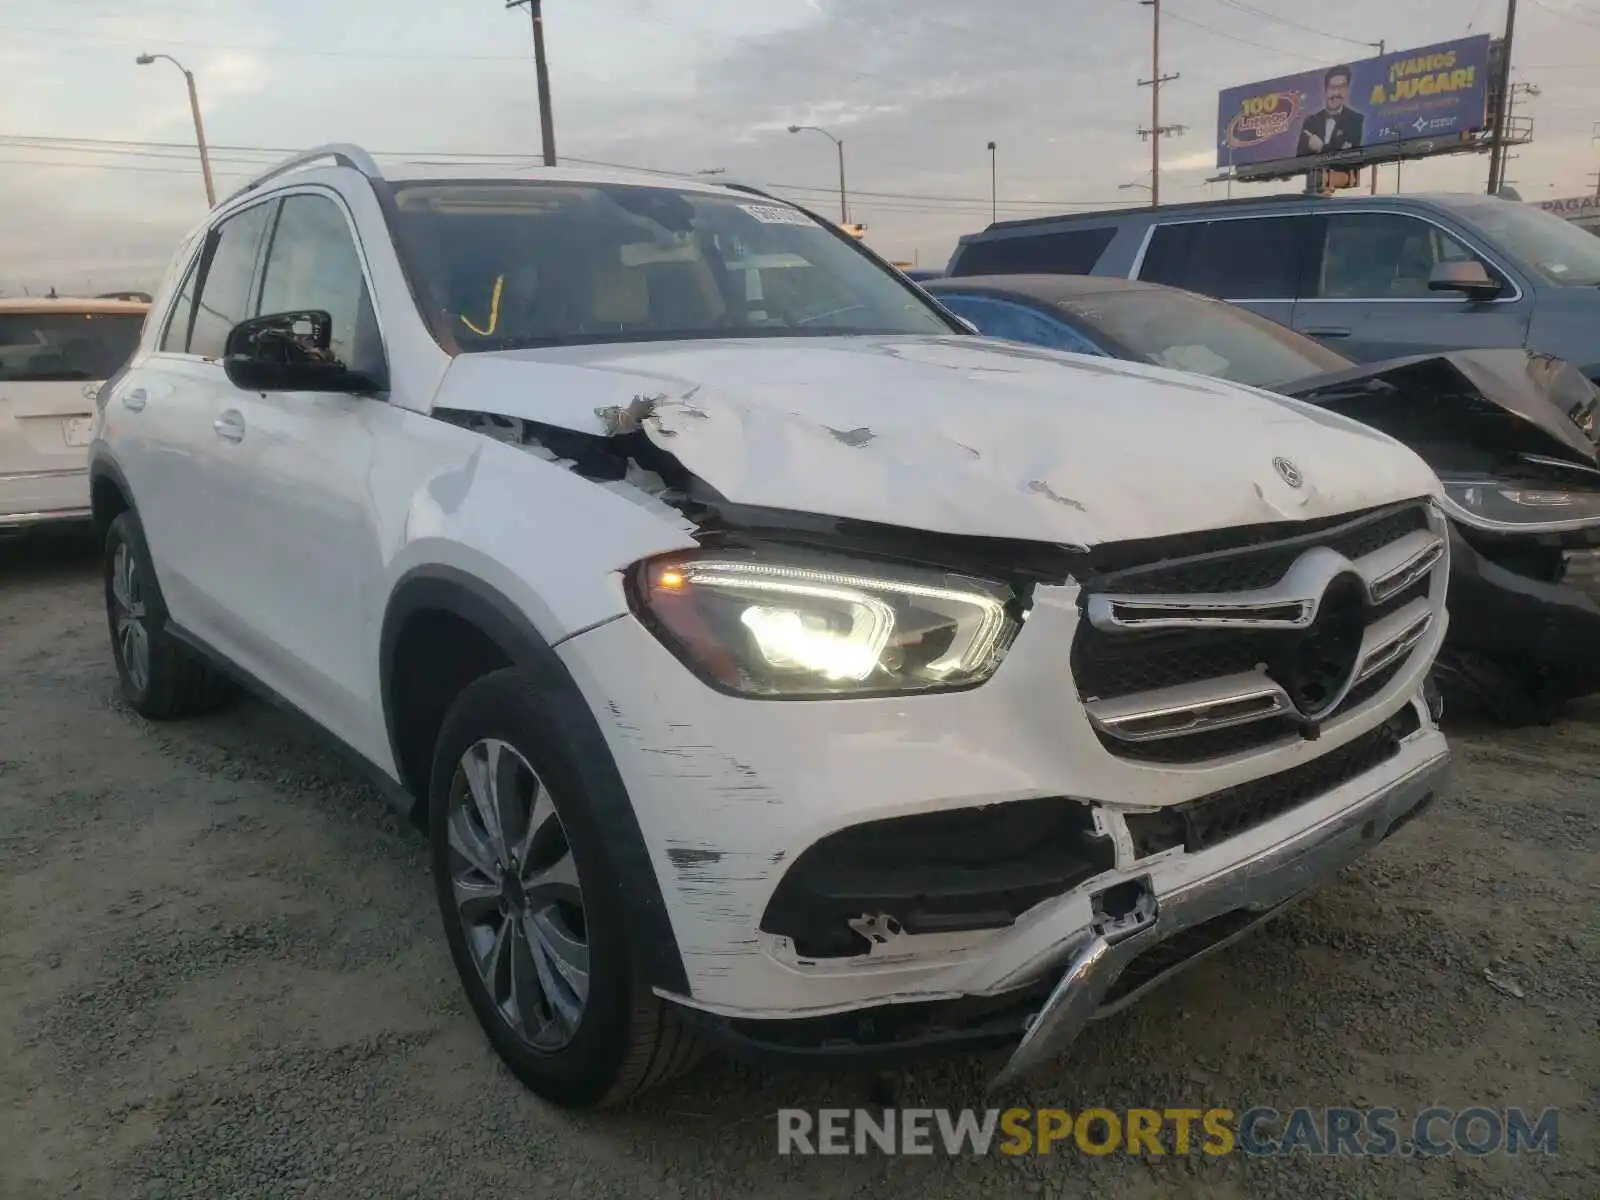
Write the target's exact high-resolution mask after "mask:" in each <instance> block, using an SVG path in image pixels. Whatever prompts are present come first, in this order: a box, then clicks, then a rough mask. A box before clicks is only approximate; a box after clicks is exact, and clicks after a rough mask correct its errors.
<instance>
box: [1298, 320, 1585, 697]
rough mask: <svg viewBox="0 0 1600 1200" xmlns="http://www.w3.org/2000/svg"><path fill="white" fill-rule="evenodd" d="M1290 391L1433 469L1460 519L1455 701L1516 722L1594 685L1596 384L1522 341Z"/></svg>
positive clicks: (1453, 642)
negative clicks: (1390, 440)
mask: <svg viewBox="0 0 1600 1200" xmlns="http://www.w3.org/2000/svg"><path fill="white" fill-rule="evenodd" d="M1283 390H1284V391H1285V392H1286V393H1287V394H1289V395H1292V396H1295V397H1297V398H1299V399H1303V400H1306V401H1309V402H1311V403H1314V404H1317V405H1319V406H1321V407H1324V408H1328V409H1331V410H1333V411H1336V412H1339V413H1341V414H1343V415H1345V416H1349V417H1352V418H1354V419H1356V420H1359V421H1361V422H1363V423H1364V424H1367V425H1371V426H1373V427H1374V428H1377V429H1380V430H1382V431H1383V432H1385V433H1387V434H1389V435H1390V436H1392V437H1394V438H1395V439H1397V440H1398V441H1401V442H1403V443H1404V444H1405V445H1407V446H1409V447H1410V448H1411V449H1413V450H1415V451H1416V452H1417V453H1418V454H1419V455H1421V457H1422V458H1423V459H1424V460H1425V461H1426V462H1427V463H1428V465H1429V466H1431V467H1433V469H1434V470H1435V471H1436V472H1437V473H1438V475H1439V479H1440V482H1441V484H1442V485H1443V489H1444V496H1443V502H1444V507H1445V511H1446V513H1447V515H1448V516H1449V518H1450V522H1451V564H1452V572H1451V581H1450V613H1451V623H1450V634H1449V639H1448V641H1447V643H1446V646H1445V651H1444V653H1443V654H1441V656H1440V658H1439V661H1438V665H1437V668H1436V671H1437V677H1438V680H1439V683H1440V685H1441V686H1442V687H1443V689H1444V690H1445V692H1446V694H1447V696H1448V698H1449V701H1450V703H1451V706H1452V707H1455V706H1457V705H1462V706H1465V707H1468V708H1473V709H1480V710H1484V711H1487V712H1489V713H1490V714H1492V715H1494V716H1496V717H1498V718H1499V719H1501V720H1503V721H1507V722H1510V723H1514V724H1521V723H1525V722H1529V721H1534V720H1540V719H1544V718H1546V717H1547V716H1548V714H1549V713H1550V711H1551V709H1552V708H1553V706H1555V705H1558V704H1560V703H1561V702H1563V701H1565V700H1569V699H1573V698H1576V697H1578V696H1583V695H1587V694H1590V693H1593V692H1595V691H1600V445H1597V412H1600V388H1597V387H1596V386H1595V385H1594V384H1593V383H1591V382H1590V381H1589V380H1588V379H1587V378H1586V377H1585V376H1584V375H1583V374H1582V372H1581V371H1579V370H1578V368H1576V367H1575V366H1573V365H1572V364H1570V363H1567V362H1565V361H1563V360H1561V359H1557V358H1552V357H1551V356H1549V355H1543V354H1535V353H1532V352H1530V351H1525V350H1474V351H1458V352H1454V353H1449V354H1439V355H1430V356H1419V357H1414V358H1406V359H1397V360H1393V361H1390V362H1384V363H1376V364H1371V365H1368V366H1362V367H1355V368H1352V369H1350V370H1346V371H1340V372H1336V373H1333V374H1329V375H1320V376H1316V377H1314V378H1312V379H1308V380H1303V381H1301V382H1300V383H1298V384H1296V385H1292V386H1290V387H1288V388H1285V389H1283Z"/></svg>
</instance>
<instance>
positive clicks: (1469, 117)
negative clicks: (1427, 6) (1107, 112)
mask: <svg viewBox="0 0 1600 1200" xmlns="http://www.w3.org/2000/svg"><path fill="white" fill-rule="evenodd" d="M1489 41H1490V39H1489V36H1488V35H1487V34H1481V35H1479V36H1477V37H1470V38H1460V39H1457V40H1456V41H1452V42H1440V43H1439V44H1438V45H1435V46H1423V47H1422V48H1421V49H1418V50H1401V51H1397V52H1395V53H1393V54H1384V55H1380V56H1378V57H1376V58H1364V59H1361V60H1360V61H1359V62H1352V63H1343V64H1334V63H1329V64H1328V66H1327V67H1324V68H1322V69H1320V70H1313V71H1303V72H1301V73H1299V74H1297V75H1284V76H1282V77H1281V78H1278V79H1268V80H1265V81H1263V82H1261V83H1251V84H1247V85H1245V86H1244V87H1236V88H1229V89H1228V90H1227V91H1225V92H1223V93H1221V94H1220V95H1219V96H1218V97H1217V166H1219V167H1229V166H1235V167H1238V166H1248V165H1250V164H1253V163H1268V162H1280V161H1282V160H1284V159H1290V158H1306V157H1309V156H1314V155H1319V154H1329V153H1337V152H1339V151H1344V150H1356V149H1359V148H1361V147H1363V146H1376V145H1381V144H1389V145H1393V144H1395V143H1398V142H1404V141H1410V140H1413V139H1417V138H1445V139H1455V138H1457V137H1458V136H1459V135H1461V134H1465V133H1471V132H1474V131H1476V130H1481V129H1482V128H1483V127H1484V126H1485V124H1487V109H1488V98H1489V82H1490V80H1489Z"/></svg>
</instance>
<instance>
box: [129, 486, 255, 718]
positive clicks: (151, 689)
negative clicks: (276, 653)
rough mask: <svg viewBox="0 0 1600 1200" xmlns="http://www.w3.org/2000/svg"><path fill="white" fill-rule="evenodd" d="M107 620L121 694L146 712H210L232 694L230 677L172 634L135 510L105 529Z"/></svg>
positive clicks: (173, 714)
mask: <svg viewBox="0 0 1600 1200" xmlns="http://www.w3.org/2000/svg"><path fill="white" fill-rule="evenodd" d="M104 557H105V562H104V574H105V596H106V623H107V625H108V627H109V629H110V632H111V656H112V658H113V660H114V661H115V662H116V665H117V678H118V679H119V680H120V681H121V683H122V694H123V696H125V697H126V698H127V701H128V703H129V705H131V706H132V708H133V710H134V711H135V712H136V713H138V714H139V715H140V716H141V717H145V718H147V719H149V720H152V721H169V720H173V719H175V718H178V717H186V716H191V715H193V714H195V713H201V712H207V711H209V710H211V709H213V708H216V707H218V706H219V705H220V704H222V703H223V702H225V701H226V700H227V699H228V697H229V696H230V695H232V690H233V689H232V687H231V685H230V683H229V681H228V679H227V678H226V677H225V676H223V675H221V674H220V673H219V672H218V671H216V670H215V669H214V668H212V667H211V666H210V665H209V664H208V663H206V662H205V661H204V660H203V659H201V658H200V657H199V656H198V655H197V654H196V653H195V652H194V651H193V650H191V649H190V648H189V647H188V646H186V645H184V644H183V643H182V642H180V641H179V640H178V639H177V638H175V637H173V636H172V632H171V630H169V629H168V628H167V605H166V601H165V600H164V599H162V596H161V588H160V585H158V584H157V583H156V573H155V568H154V567H153V566H152V565H151V562H150V550H149V547H148V546H147V545H146V544H145V540H144V529H143V528H142V527H141V526H140V524H139V518H138V517H136V516H135V515H134V514H133V512H132V511H131V510H130V511H127V512H123V513H120V514H118V516H117V518H116V519H115V520H114V521H112V522H111V527H110V529H108V530H107V532H106V544H105V556H104Z"/></svg>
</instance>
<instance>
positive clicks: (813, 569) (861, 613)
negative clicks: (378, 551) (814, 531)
mask: <svg viewBox="0 0 1600 1200" xmlns="http://www.w3.org/2000/svg"><path fill="white" fill-rule="evenodd" d="M630 590H631V592H632V597H633V601H634V605H635V608H636V609H637V610H638V612H639V615H640V616H641V617H642V618H643V619H644V621H645V622H646V624H647V625H649V626H650V628H651V629H652V630H653V631H654V632H655V633H656V635H657V636H658V637H660V638H661V640H662V641H663V642H665V643H666V645H667V647H668V648H669V649H670V650H672V651H673V652H674V653H675V654H676V655H677V656H678V657H679V658H680V659H681V660H683V661H684V663H685V664H686V665H688V666H689V667H690V668H691V669H692V670H694V671H695V672H696V674H698V675H699V676H700V677H701V678H703V679H705V680H706V681H707V682H708V683H710V684H712V685H713V686H714V687H717V688H720V689H721V690H724V691H730V692H736V693H738V694H740V695H746V696H755V697H771V698H803V697H842V696H872V695H889V694H897V693H904V692H929V691H949V690H955V689H959V688H966V687H972V686H975V685H977V684H979V683H982V682H983V681H984V680H986V679H988V678H989V676H991V675H993V674H994V672H995V670H996V669H997V668H998V667H999V665H1000V661H1001V659H1002V658H1004V657H1005V653H1006V650H1007V649H1008V648H1009V647H1010V645H1011V641H1012V639H1013V637H1015V635H1016V631H1017V628H1018V626H1019V625H1020V624H1021V619H1022V612H1021V607H1020V604H1019V601H1018V597H1017V596H1016V594H1015V593H1014V592H1013V591H1012V589H1010V588H1009V587H1006V586H1004V585H1002V584H998V583H992V582H988V581H985V580H977V579H971V578H967V577H964V576H960V575H955V574H947V573H944V572H940V571H929V570H921V569H911V568H906V569H902V568H900V567H895V566H887V565H882V564H874V563H867V562H860V561H855V560H849V559H837V558H832V557H828V558H823V557H820V556H819V557H811V556H808V555H803V554H799V553H796V554H793V555H790V554H784V555H783V556H781V557H774V556H773V555H771V554H770V553H765V554H757V553H753V552H749V553H746V552H728V553H720V554H708V555H705V556H694V557H678V556H673V557H668V558H660V559H653V560H650V561H647V562H644V563H641V564H640V565H639V566H638V567H636V568H635V570H634V575H633V579H632V586H631V589H630Z"/></svg>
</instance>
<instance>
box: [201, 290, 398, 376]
mask: <svg viewBox="0 0 1600 1200" xmlns="http://www.w3.org/2000/svg"><path fill="white" fill-rule="evenodd" d="M332 339H333V318H332V317H331V316H329V315H328V314H327V313H325V312H322V311H320V310H315V309H313V310H308V311H305V312H289V313H273V314H271V315H270V316H263V317H252V318H250V320H248V321H241V322H240V323H239V324H238V325H235V326H234V327H233V329H232V330H230V331H229V333H228V340H227V342H226V344H225V346H224V349H223V356H222V369H223V370H224V371H226V372H227V375H228V379H229V380H230V381H231V382H232V383H233V385H234V386H235V387H239V388H244V389H245V390H247V391H252V392H369V391H374V390H376V384H375V382H374V381H373V380H371V379H369V378H368V377H367V376H365V375H363V374H361V373H360V372H358V371H352V370H350V368H349V367H347V366H346V365H345V364H344V363H342V362H340V361H339V360H338V359H337V358H336V357H334V355H333V352H332V351H331V350H329V348H328V347H329V345H330V344H331V342H332Z"/></svg>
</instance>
